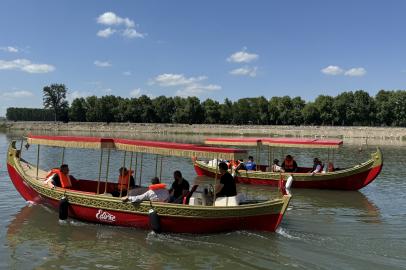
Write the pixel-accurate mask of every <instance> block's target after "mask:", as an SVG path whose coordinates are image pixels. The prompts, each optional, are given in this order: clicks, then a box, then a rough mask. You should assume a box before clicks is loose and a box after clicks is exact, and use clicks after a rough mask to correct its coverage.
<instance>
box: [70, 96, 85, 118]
mask: <svg viewBox="0 0 406 270" xmlns="http://www.w3.org/2000/svg"><path fill="white" fill-rule="evenodd" d="M69 120H70V121H77V122H86V100H85V99H84V98H82V97H81V98H75V99H74V100H73V101H72V105H71V106H70V108H69Z"/></svg>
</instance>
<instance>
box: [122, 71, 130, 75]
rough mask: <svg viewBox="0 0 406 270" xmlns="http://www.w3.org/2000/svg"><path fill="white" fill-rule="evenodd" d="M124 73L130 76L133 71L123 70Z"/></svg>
mask: <svg viewBox="0 0 406 270" xmlns="http://www.w3.org/2000/svg"><path fill="white" fill-rule="evenodd" d="M123 74H124V75H127V76H130V75H131V71H126V72H123Z"/></svg>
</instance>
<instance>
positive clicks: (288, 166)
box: [285, 157, 294, 170]
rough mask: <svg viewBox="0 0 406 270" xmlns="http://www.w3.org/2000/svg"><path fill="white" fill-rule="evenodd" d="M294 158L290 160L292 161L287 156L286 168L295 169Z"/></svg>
mask: <svg viewBox="0 0 406 270" xmlns="http://www.w3.org/2000/svg"><path fill="white" fill-rule="evenodd" d="M293 159H294V157H292V159H291V160H290V162H289V161H288V160H287V159H286V158H285V170H293Z"/></svg>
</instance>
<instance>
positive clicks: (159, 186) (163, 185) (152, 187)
mask: <svg viewBox="0 0 406 270" xmlns="http://www.w3.org/2000/svg"><path fill="white" fill-rule="evenodd" d="M165 187H166V184H155V185H150V186H149V190H153V189H157V188H165Z"/></svg>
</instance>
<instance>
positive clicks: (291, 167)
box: [281, 155, 297, 173]
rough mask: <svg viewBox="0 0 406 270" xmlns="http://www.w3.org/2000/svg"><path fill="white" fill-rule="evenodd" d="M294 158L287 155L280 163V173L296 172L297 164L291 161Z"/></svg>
mask: <svg viewBox="0 0 406 270" xmlns="http://www.w3.org/2000/svg"><path fill="white" fill-rule="evenodd" d="M293 159H294V157H292V156H291V155H287V156H286V158H285V161H284V162H283V163H282V166H281V172H283V173H285V172H294V173H295V172H297V163H296V161H294V160H293Z"/></svg>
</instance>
